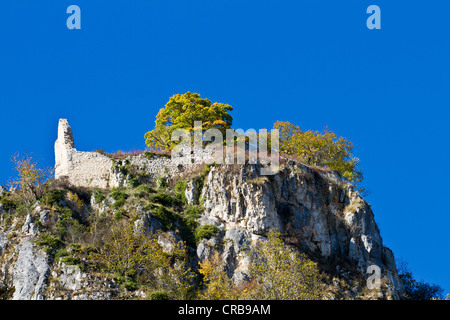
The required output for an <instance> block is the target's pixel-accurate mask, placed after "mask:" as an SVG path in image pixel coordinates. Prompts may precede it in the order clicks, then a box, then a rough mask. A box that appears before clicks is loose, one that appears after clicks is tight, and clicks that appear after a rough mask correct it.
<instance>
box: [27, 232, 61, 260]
mask: <svg viewBox="0 0 450 320" xmlns="http://www.w3.org/2000/svg"><path fill="white" fill-rule="evenodd" d="M34 243H35V244H36V245H38V246H42V247H44V248H45V249H46V250H45V251H46V252H47V254H49V255H51V254H53V253H55V252H56V250H58V249H59V248H61V247H62V246H63V245H64V242H63V241H62V240H61V239H60V238H59V237H55V236H53V235H51V234H48V233H41V234H40V235H39V238H37V239H35V240H34Z"/></svg>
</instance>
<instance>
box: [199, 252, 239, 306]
mask: <svg viewBox="0 0 450 320" xmlns="http://www.w3.org/2000/svg"><path fill="white" fill-rule="evenodd" d="M199 265H200V268H199V269H198V271H199V273H200V274H202V275H203V284H204V288H203V290H201V291H199V294H198V298H199V299H204V300H230V299H234V298H235V297H234V295H233V292H234V291H235V290H234V288H233V282H232V281H231V279H230V278H229V277H228V275H227V274H226V272H225V270H224V268H223V267H224V263H223V261H221V259H220V256H219V254H218V252H217V251H216V252H214V254H213V256H212V257H211V258H208V259H205V260H204V261H202V262H200V263H199Z"/></svg>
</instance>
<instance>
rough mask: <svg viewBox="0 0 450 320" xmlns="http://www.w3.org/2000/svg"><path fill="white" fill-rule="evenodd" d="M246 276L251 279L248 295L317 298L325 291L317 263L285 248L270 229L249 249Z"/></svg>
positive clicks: (276, 297) (283, 298)
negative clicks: (248, 263) (251, 283)
mask: <svg viewBox="0 0 450 320" xmlns="http://www.w3.org/2000/svg"><path fill="white" fill-rule="evenodd" d="M250 258H251V261H250V266H249V277H250V279H251V280H252V281H254V282H255V285H254V286H253V288H252V290H251V293H250V296H251V298H253V299H267V300H318V299H322V298H323V296H324V295H325V293H326V291H325V289H324V285H323V276H322V274H321V273H320V272H319V269H318V267H317V263H315V262H313V261H311V260H309V259H308V258H307V257H306V255H304V254H300V253H299V252H297V251H295V250H292V249H290V248H288V247H287V246H286V245H285V244H284V242H283V240H282V239H281V235H280V234H279V233H277V232H274V231H271V232H270V233H269V235H268V238H267V240H263V241H261V240H260V241H258V242H257V243H256V244H255V246H254V247H253V249H251V251H250Z"/></svg>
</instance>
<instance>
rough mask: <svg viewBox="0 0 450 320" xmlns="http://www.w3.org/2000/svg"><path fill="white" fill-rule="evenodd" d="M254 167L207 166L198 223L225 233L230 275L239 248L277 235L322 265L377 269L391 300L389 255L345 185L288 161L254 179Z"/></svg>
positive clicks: (239, 265) (395, 280) (393, 277)
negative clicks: (228, 243)
mask: <svg viewBox="0 0 450 320" xmlns="http://www.w3.org/2000/svg"><path fill="white" fill-rule="evenodd" d="M259 169H260V168H259V167H258V166H257V165H247V166H241V167H240V168H239V172H236V174H230V169H224V168H223V167H214V168H212V169H211V171H210V173H209V175H208V177H207V179H206V181H205V186H204V188H203V191H202V199H203V203H204V207H205V209H206V210H205V217H203V220H204V223H213V224H215V225H217V226H219V227H220V228H222V229H223V230H226V234H225V235H224V239H230V240H232V241H231V242H232V243H233V245H232V246H228V247H227V246H226V247H225V249H224V255H223V259H224V260H225V261H228V265H229V267H230V273H231V274H233V273H234V271H233V269H236V270H240V269H242V270H244V269H245V265H246V261H243V260H242V259H239V258H238V256H239V253H240V248H242V244H243V243H246V242H249V241H250V240H252V239H253V240H255V239H258V238H260V237H264V236H267V234H268V232H269V231H270V230H278V231H280V232H281V233H282V234H283V235H284V237H285V239H286V241H287V242H288V243H290V244H292V245H295V246H296V247H299V248H300V249H301V250H302V251H304V252H307V253H309V254H310V255H311V256H312V257H315V260H317V261H320V262H322V263H323V264H325V265H329V266H331V265H333V266H334V265H336V268H337V269H339V268H340V269H345V268H347V269H352V270H351V271H352V272H353V273H354V272H359V273H360V274H361V275H366V272H367V268H368V267H369V266H370V265H376V266H378V267H380V269H381V271H382V276H383V278H384V279H386V281H388V282H389V283H390V284H391V287H392V288H394V289H393V290H391V291H392V292H391V296H392V297H393V298H398V295H399V293H401V292H402V291H403V288H402V284H401V282H400V279H399V277H398V274H397V270H396V267H395V261H394V256H393V254H392V252H391V251H390V250H389V249H388V248H385V247H384V246H383V243H382V239H381V236H380V232H379V229H378V227H377V225H376V223H375V220H374V215H373V213H372V210H371V209H370V206H369V205H368V204H367V203H366V202H365V201H364V200H363V199H362V198H361V197H360V196H359V195H358V193H357V192H355V191H354V190H353V187H352V186H351V185H349V184H347V183H345V182H344V181H343V180H342V179H341V177H340V176H339V174H338V173H336V172H320V171H318V170H312V169H311V168H309V167H307V166H304V165H302V164H299V163H295V162H293V161H287V162H286V164H285V165H284V166H283V167H282V170H281V171H280V172H279V173H278V174H276V175H274V176H271V177H263V176H260V175H259ZM214 241H215V240H209V242H210V243H208V242H207V241H205V242H203V243H202V244H201V246H199V248H198V251H197V252H198V255H199V258H200V259H202V258H204V257H206V256H207V253H206V252H207V251H208V250H207V249H206V248H205V246H209V247H211V248H213V247H214V245H215V243H214ZM339 264H341V265H339ZM347 271H349V270H347ZM366 276H367V275H366ZM236 277H237V278H242V274H241V273H239V272H238V273H237V274H236Z"/></svg>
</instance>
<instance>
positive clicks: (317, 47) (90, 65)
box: [0, 0, 450, 292]
mask: <svg viewBox="0 0 450 320" xmlns="http://www.w3.org/2000/svg"><path fill="white" fill-rule="evenodd" d="M72 4H76V5H78V6H80V8H81V19H82V21H81V27H82V29H81V30H68V29H67V28H66V19H67V17H68V16H69V15H68V14H67V13H66V8H67V7H68V6H69V5H72ZM372 4H375V5H378V6H380V8H381V11H382V29H381V30H368V29H367V27H366V19H367V17H368V14H366V8H367V7H368V6H369V5H372ZM449 12H450V2H449V1H444V0H442V1H412V0H409V1H402V0H396V1H382V0H371V1H366V0H345V1H344V0H342V1H331V0H329V1H320V0H302V1H299V0H295V1H264V0H259V1H250V0H246V1H242V0H201V1H199V0H191V1H173V0H164V1H147V0H145V1H144V0H133V1H87V0H71V1H65V0H53V1H49V0H42V1H31V0H28V1H13V0H9V1H7V0H3V1H1V2H0V46H1V47H0V108H1V109H0V110H1V113H0V115H1V122H0V132H1V141H2V142H1V144H2V147H1V148H0V184H6V182H7V180H8V178H9V177H10V176H12V175H13V172H12V170H11V164H10V157H11V155H13V154H14V153H15V152H17V151H19V152H24V151H29V152H33V153H34V155H35V157H36V158H37V159H40V160H41V162H40V163H41V164H42V166H47V165H48V166H52V165H53V164H54V156H53V144H54V141H55V140H56V133H57V123H58V119H59V118H61V117H65V118H68V119H69V122H70V124H71V126H72V129H73V131H74V135H75V143H76V147H77V149H79V150H83V151H91V150H94V149H97V148H103V149H105V150H106V151H109V152H112V151H116V150H118V149H122V150H129V149H132V148H141V149H143V148H144V147H145V144H144V137H143V136H144V133H145V132H146V131H148V130H150V129H152V128H153V125H154V119H155V115H156V113H157V112H158V110H159V108H161V107H163V106H164V104H165V103H166V102H167V100H168V98H169V97H170V96H172V95H173V94H176V93H185V92H186V91H191V92H198V93H200V94H201V95H202V97H207V98H209V99H210V100H212V101H213V102H215V101H217V102H223V103H228V104H230V105H232V106H233V107H234V108H235V110H234V111H233V113H232V114H233V117H234V127H235V128H242V129H248V128H255V129H259V128H270V127H271V126H272V124H273V123H274V122H275V121H276V120H288V121H291V122H293V123H295V124H298V125H299V126H301V127H302V128H303V129H305V130H306V129H313V130H320V129H322V128H323V127H324V126H326V125H328V126H329V127H330V128H331V129H332V130H334V131H335V132H336V133H337V134H339V135H342V136H345V137H347V138H348V139H350V140H351V141H353V142H354V144H355V149H354V151H355V154H356V155H357V156H358V157H359V158H360V159H361V168H362V169H363V171H364V172H365V182H364V185H365V186H366V187H367V188H368V189H369V190H370V191H371V192H372V193H371V194H370V196H369V197H368V201H369V202H370V203H371V204H372V208H373V210H374V213H375V219H376V221H377V223H378V225H379V227H380V230H381V234H382V237H383V239H384V244H385V245H386V246H388V247H390V248H391V249H392V250H393V251H394V253H395V255H396V257H397V258H403V259H404V260H406V261H407V262H409V265H410V266H411V268H412V269H413V271H414V273H415V275H416V277H417V278H419V279H423V280H425V281H428V282H432V283H437V284H439V285H441V286H443V287H444V288H445V289H446V290H445V291H446V292H450V279H449V276H448V275H447V271H448V270H449V267H448V265H449V263H450V255H449V248H450V236H449V230H448V227H449V223H450V215H449V213H450V212H449V206H448V205H447V200H448V192H449V187H448V185H449V184H448V183H449V181H450V173H449V172H450V170H448V168H447V165H448V163H449V160H448V159H449V156H450V152H449V140H448V138H447V135H448V134H447V127H448V120H449V111H448V108H449V102H450V91H449V86H450V30H449V24H448V14H449Z"/></svg>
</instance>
